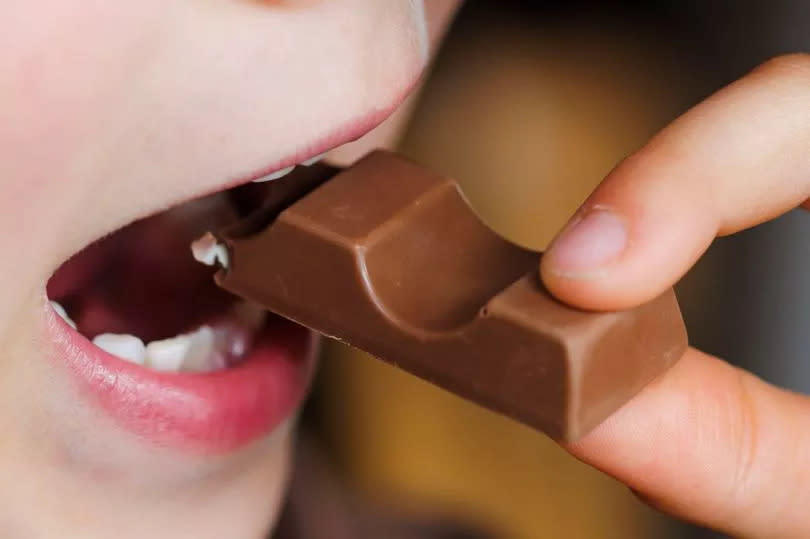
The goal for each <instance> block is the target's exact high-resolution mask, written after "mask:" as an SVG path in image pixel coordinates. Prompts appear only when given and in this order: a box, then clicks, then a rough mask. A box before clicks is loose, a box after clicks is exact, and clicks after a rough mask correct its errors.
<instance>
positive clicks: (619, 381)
mask: <svg viewBox="0 0 810 539" xmlns="http://www.w3.org/2000/svg"><path fill="white" fill-rule="evenodd" d="M268 189H269V191H270V192H269V193H267V197H266V199H265V201H264V204H263V205H262V207H260V208H258V209H256V210H255V211H254V212H253V213H252V214H251V215H250V216H248V217H247V218H246V219H245V220H243V221H242V222H240V223H237V224H236V225H235V226H233V227H231V228H229V229H227V230H222V231H219V232H218V233H217V235H216V238H217V239H216V241H217V242H219V246H220V247H222V246H224V247H225V249H226V251H227V256H224V257H223V260H224V261H225V262H226V264H227V267H225V268H223V269H221V270H220V271H219V272H218V273H217V275H216V282H217V283H218V284H219V285H220V286H221V287H223V288H225V289H226V290H229V291H230V292H232V293H234V294H236V295H238V296H241V297H243V298H246V299H249V300H252V301H255V302H257V303H259V304H261V305H263V306H265V307H266V308H267V309H269V310H271V311H273V312H275V313H278V314H280V315H282V316H284V317H286V318H289V319H291V320H293V321H295V322H297V323H299V324H302V325H304V326H307V327H309V328H312V329H314V330H315V331H318V332H320V333H322V334H324V335H327V336H330V337H333V338H335V339H338V340H340V341H343V342H345V343H347V344H349V345H352V346H354V347H357V348H359V349H361V350H364V351H366V352H369V353H370V354H371V355H373V356H375V357H377V358H380V359H382V360H385V361H387V362H389V363H391V364H393V365H396V366H397V367H400V368H402V369H404V370H406V371H408V372H410V373H412V374H414V375H416V376H418V377H420V378H422V379H424V380H427V381H429V382H431V383H433V384H436V385H438V386H440V387H443V388H445V389H447V390H449V391H451V392H453V393H456V394H458V395H460V396H462V397H464V398H467V399H469V400H472V401H474V402H476V403H478V404H480V405H482V406H484V407H486V408H489V409H490V410H494V411H496V412H500V413H502V414H505V415H506V416H509V417H511V418H514V419H516V420H518V421H521V422H523V423H525V424H527V425H529V426H531V427H534V428H536V429H539V430H541V431H543V432H545V433H547V434H548V435H550V436H552V437H553V438H556V439H558V440H562V441H572V440H575V439H577V438H579V437H581V436H583V435H584V434H586V433H587V432H588V431H589V430H591V429H592V428H593V427H595V426H596V425H598V424H599V423H600V422H602V421H603V420H604V419H605V418H607V417H608V416H609V415H610V414H611V413H613V412H614V411H615V410H616V409H617V408H619V407H620V406H622V405H623V404H624V403H625V402H627V401H628V400H629V399H630V398H632V397H633V396H634V395H635V394H636V393H637V392H638V391H640V390H641V389H642V388H643V387H644V386H645V385H646V384H647V383H648V382H650V381H651V380H652V379H653V378H655V377H656V376H658V375H659V374H661V373H662V372H663V371H665V370H666V369H667V368H668V367H670V366H671V365H672V364H673V363H674V362H675V361H676V360H678V359H679V358H680V357H681V355H682V354H683V352H684V350H685V349H686V346H687V337H686V331H685V329H684V325H683V321H682V318H681V314H680V310H679V308H678V304H677V301H676V298H675V295H674V293H673V292H672V291H671V290H670V291H668V292H666V293H665V294H663V295H661V296H660V297H658V298H656V299H654V300H652V301H651V302H649V303H647V304H645V305H642V306H640V307H638V308H635V309H631V310H627V311H623V312H608V313H594V312H583V311H580V310H577V309H574V308H572V307H569V306H566V305H564V304H562V303H560V302H558V301H557V300H555V299H554V298H553V297H552V296H551V295H550V294H549V293H548V292H547V291H546V289H545V288H544V287H543V284H542V282H541V281H540V278H539V276H538V269H537V268H538V263H539V260H540V256H541V255H540V253H537V252H533V251H530V250H527V249H525V248H522V247H519V246H517V245H515V244H513V243H511V242H509V241H507V240H506V239H504V238H503V237H501V236H500V235H498V234H497V233H495V232H494V231H493V230H491V229H490V228H489V227H488V226H486V225H485V224H484V223H483V222H482V221H481V220H480V219H479V218H478V217H477V216H476V215H475V213H474V212H473V211H472V210H471V209H470V207H469V206H468V204H467V202H466V200H465V199H464V196H463V194H462V193H461V191H460V190H459V188H458V186H457V184H456V183H455V182H454V181H453V180H451V179H449V178H445V177H443V176H440V175H437V174H434V173H431V172H429V171H427V170H426V169H424V168H422V167H420V166H418V165H416V164H414V163H412V162H410V161H408V160H406V159H404V158H402V157H399V156H397V155H394V154H392V153H387V152H382V151H379V152H375V153H372V154H370V155H368V156H367V157H365V158H364V159H362V160H361V161H359V162H358V163H357V164H355V165H354V166H352V167H351V168H349V169H346V170H344V171H337V170H336V169H329V168H328V167H323V166H321V167H310V169H304V170H303V171H302V172H301V173H299V174H297V175H296V174H293V175H291V176H290V177H288V178H285V179H282V180H278V181H276V182H274V183H272V184H270V185H269V187H268Z"/></svg>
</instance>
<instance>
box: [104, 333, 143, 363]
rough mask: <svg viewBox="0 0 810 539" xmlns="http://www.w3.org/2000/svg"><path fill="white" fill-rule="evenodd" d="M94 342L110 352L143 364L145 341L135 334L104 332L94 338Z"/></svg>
mask: <svg viewBox="0 0 810 539" xmlns="http://www.w3.org/2000/svg"><path fill="white" fill-rule="evenodd" d="M93 344H95V345H96V346H98V347H99V348H101V349H102V350H104V351H105V352H107V353H109V354H112V355H114V356H117V357H119V358H121V359H124V360H126V361H130V362H132V363H137V364H138V365H143V362H144V359H145V357H146V347H145V346H144V344H143V341H142V340H140V339H139V338H138V337H136V336H134V335H116V334H113V333H102V334H101V335H97V336H96V337H95V338H94V339H93Z"/></svg>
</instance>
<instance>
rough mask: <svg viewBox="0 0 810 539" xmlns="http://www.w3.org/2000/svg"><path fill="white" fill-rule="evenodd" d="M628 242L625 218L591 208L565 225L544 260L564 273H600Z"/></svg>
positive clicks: (581, 274)
mask: <svg viewBox="0 0 810 539" xmlns="http://www.w3.org/2000/svg"><path fill="white" fill-rule="evenodd" d="M626 245H627V227H626V226H625V223H624V221H623V220H622V219H621V218H619V217H618V216H617V215H616V214H615V213H613V212H612V211H610V210H607V209H604V208H598V209H592V210H589V211H588V212H586V213H585V214H584V215H578V216H576V217H574V218H573V219H572V220H571V222H569V223H568V225H566V227H565V228H564V229H563V231H562V232H561V233H560V235H559V236H557V238H556V239H555V240H554V241H553V242H552V244H551V246H550V247H549V249H548V251H547V252H546V254H545V257H544V264H545V266H546V269H548V270H550V271H551V272H553V273H556V274H558V275H562V276H564V277H573V278H590V277H598V276H599V274H600V273H601V270H602V269H603V268H604V266H605V265H606V264H607V263H609V262H611V261H613V260H615V259H616V258H617V257H618V256H619V255H620V254H621V253H622V251H624V248H625V246H626Z"/></svg>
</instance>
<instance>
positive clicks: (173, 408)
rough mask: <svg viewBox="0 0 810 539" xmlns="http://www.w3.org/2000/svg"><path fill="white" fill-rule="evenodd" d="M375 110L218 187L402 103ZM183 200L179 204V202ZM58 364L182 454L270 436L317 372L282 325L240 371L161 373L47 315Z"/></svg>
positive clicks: (343, 135) (104, 404)
mask: <svg viewBox="0 0 810 539" xmlns="http://www.w3.org/2000/svg"><path fill="white" fill-rule="evenodd" d="M417 83H418V79H417V80H415V81H414V82H413V84H411V85H409V86H408V87H407V88H406V89H405V90H404V91H402V92H401V93H400V94H399V96H398V97H397V99H395V100H394V101H393V102H392V104H391V106H389V107H386V108H384V109H376V110H373V111H371V112H369V113H368V114H366V115H365V116H364V117H362V118H359V119H357V120H355V121H353V122H350V123H348V124H346V125H344V126H342V127H340V128H338V129H335V130H333V131H331V132H329V133H328V134H327V135H325V136H323V137H320V138H319V139H318V140H316V141H315V142H313V143H311V144H308V145H306V146H304V147H302V148H300V149H299V151H297V152H295V153H294V154H293V155H290V156H288V157H286V158H284V159H282V160H280V161H278V162H276V163H274V164H273V165H271V166H268V167H265V168H263V169H261V170H258V171H254V172H252V173H249V174H246V175H244V176H242V177H241V178H239V179H238V180H234V181H231V182H227V183H226V184H225V185H223V186H222V187H220V189H225V188H228V187H232V186H235V185H239V184H243V183H247V182H248V181H250V180H253V179H256V178H260V177H262V176H265V175H267V174H270V173H272V172H274V171H276V170H280V169H283V168H286V167H288V166H291V165H295V164H298V163H301V162H303V161H305V160H307V159H309V158H312V157H314V156H317V155H320V154H322V153H324V152H325V151H328V150H330V149H332V148H335V147H337V146H339V145H341V144H344V143H346V142H349V141H352V140H355V139H357V138H359V137H361V136H362V135H364V134H365V133H367V132H369V131H371V130H372V129H374V128H375V127H376V126H377V125H379V124H380V123H381V122H382V121H383V120H385V119H386V118H387V117H388V116H390V115H391V114H392V113H393V112H394V111H395V110H396V109H397V107H398V106H399V105H400V104H401V103H402V102H403V101H404V100H405V98H406V97H407V96H408V94H409V93H410V92H411V90H412V89H413V88H414V87H415V86H416V84H417ZM177 202H181V201H177ZM50 319H51V323H49V324H48V327H49V330H50V332H51V337H52V340H53V341H54V342H55V343H56V347H57V350H56V354H55V355H56V356H57V357H56V358H55V359H56V361H58V362H61V363H62V364H65V363H66V365H67V367H68V371H69V372H70V373H71V374H72V378H73V379H74V380H75V381H76V385H77V387H78V388H79V390H80V391H81V392H82V393H83V394H85V395H87V397H88V398H89V399H90V400H91V401H93V402H95V403H96V404H97V405H98V406H99V407H100V408H101V409H102V410H104V411H105V412H106V413H107V414H108V415H109V416H110V417H112V418H113V420H114V421H115V422H116V423H117V424H118V425H120V426H121V427H123V428H124V429H126V430H128V431H130V432H132V433H134V434H135V435H137V436H139V437H141V438H143V439H145V440H147V441H149V442H152V443H155V444H159V445H164V446H171V447H175V448H177V449H180V450H183V451H186V452H195V453H203V454H209V453H222V452H228V451H232V450H235V449H237V448H239V447H242V446H244V445H246V444H248V443H250V442H252V441H254V440H256V439H259V438H261V437H262V436H264V435H266V434H268V433H270V432H272V431H273V430H274V429H275V428H276V427H278V426H279V425H280V424H282V423H283V422H284V421H285V420H286V419H287V418H288V417H290V416H291V415H292V414H293V413H294V412H295V410H296V409H297V408H298V407H299V406H300V404H301V402H302V401H303V399H304V397H305V395H306V392H307V389H308V387H309V382H310V379H311V377H312V372H313V370H314V363H315V360H314V351H313V348H314V344H313V343H314V342H315V340H314V338H313V334H312V333H311V332H310V331H309V330H307V329H306V328H303V327H301V326H298V325H296V324H293V323H291V322H287V321H284V320H281V319H278V320H277V321H275V320H274V321H273V322H272V327H270V328H268V329H267V330H266V331H264V332H263V335H262V336H261V338H260V339H259V341H258V342H257V343H256V344H254V349H253V351H252V352H251V354H250V355H249V357H248V358H247V359H246V360H245V361H244V362H243V363H242V364H240V365H239V366H237V367H232V368H229V369H226V370H222V371H218V372H213V373H206V374H177V373H160V372H156V371H152V370H150V369H147V368H145V367H141V366H139V365H135V364H132V363H128V362H126V361H123V360H121V359H119V358H116V357H114V356H111V355H110V354H108V353H106V352H104V351H102V350H101V349H99V348H97V347H96V346H95V345H93V344H92V343H91V342H90V341H88V340H87V339H86V338H85V337H84V336H82V335H81V334H80V333H78V332H77V331H75V330H73V329H72V328H71V327H70V326H68V325H67V324H66V323H64V321H63V320H62V319H61V318H60V317H59V316H57V315H56V314H55V313H53V312H51V316H50Z"/></svg>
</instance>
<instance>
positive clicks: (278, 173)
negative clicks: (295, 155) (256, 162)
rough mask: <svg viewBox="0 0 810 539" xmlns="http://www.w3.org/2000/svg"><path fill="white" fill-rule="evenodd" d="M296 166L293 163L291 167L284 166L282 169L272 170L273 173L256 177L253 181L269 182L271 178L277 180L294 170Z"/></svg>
mask: <svg viewBox="0 0 810 539" xmlns="http://www.w3.org/2000/svg"><path fill="white" fill-rule="evenodd" d="M294 168H295V165H293V166H291V167H287V168H282V169H281V170H277V171H275V172H272V173H270V174H268V175H267V176H262V177H261V178H256V179H255V180H253V183H262V182H269V181H271V180H277V179H279V178H283V177H284V176H286V175H287V174H289V173H290V172H292V171H293V169H294Z"/></svg>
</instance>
